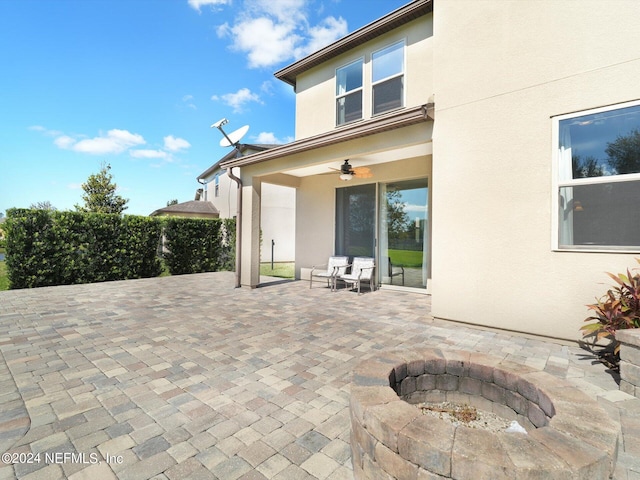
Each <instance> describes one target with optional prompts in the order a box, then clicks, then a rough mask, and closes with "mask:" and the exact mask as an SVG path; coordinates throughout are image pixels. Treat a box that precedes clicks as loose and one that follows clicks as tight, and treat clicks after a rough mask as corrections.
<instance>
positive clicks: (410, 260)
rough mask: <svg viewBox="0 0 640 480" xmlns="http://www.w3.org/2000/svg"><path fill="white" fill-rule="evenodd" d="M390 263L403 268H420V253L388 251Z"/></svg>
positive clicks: (417, 251)
mask: <svg viewBox="0 0 640 480" xmlns="http://www.w3.org/2000/svg"><path fill="white" fill-rule="evenodd" d="M389 256H390V257H391V263H393V264H394V265H402V266H403V267H422V251H419V250H392V249H389Z"/></svg>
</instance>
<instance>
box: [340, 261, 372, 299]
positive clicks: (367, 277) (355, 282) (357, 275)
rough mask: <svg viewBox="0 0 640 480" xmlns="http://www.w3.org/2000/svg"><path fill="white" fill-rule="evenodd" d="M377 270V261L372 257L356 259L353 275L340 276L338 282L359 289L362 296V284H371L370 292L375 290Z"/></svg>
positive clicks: (352, 267) (352, 268)
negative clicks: (340, 281)
mask: <svg viewBox="0 0 640 480" xmlns="http://www.w3.org/2000/svg"><path fill="white" fill-rule="evenodd" d="M375 268H376V261H375V259H373V258H371V257H355V258H354V259H353V263H352V264H351V273H345V274H344V275H338V277H337V280H342V281H343V282H344V283H346V284H347V285H351V288H352V289H353V288H357V289H358V294H360V286H361V285H362V282H369V290H370V291H372V292H373V291H374V290H375V275H374V273H375Z"/></svg>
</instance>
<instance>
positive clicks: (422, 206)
mask: <svg viewBox="0 0 640 480" xmlns="http://www.w3.org/2000/svg"><path fill="white" fill-rule="evenodd" d="M428 197H429V195H428V184H427V179H426V178H420V179H416V180H406V181H402V182H392V183H381V184H380V190H379V197H378V198H379V206H378V208H379V212H380V223H379V225H380V233H379V252H380V255H379V257H378V262H377V263H378V266H379V272H380V282H381V283H382V284H383V285H396V286H404V287H410V288H422V289H424V288H426V287H427V278H428V275H429V265H428V262H429V238H428V234H429V227H428V221H429V215H428V211H429V209H428Z"/></svg>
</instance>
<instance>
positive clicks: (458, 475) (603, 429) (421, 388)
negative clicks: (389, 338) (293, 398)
mask: <svg viewBox="0 0 640 480" xmlns="http://www.w3.org/2000/svg"><path fill="white" fill-rule="evenodd" d="M443 401H450V402H455V403H460V404H468V405H471V406H473V407H476V408H478V409H482V410H485V411H490V412H494V413H496V414H498V415H500V416H502V417H504V418H506V419H508V420H517V421H518V423H520V425H522V426H524V427H525V429H526V430H527V433H526V434H525V433H507V432H498V433H492V432H490V431H487V430H483V429H473V428H469V427H467V426H465V425H464V424H462V423H459V424H455V423H452V422H450V421H448V420H445V419H440V418H436V417H433V416H428V415H423V414H422V413H421V411H420V410H419V409H418V408H417V407H416V406H415V405H412V404H417V403H421V402H443ZM350 409H351V453H352V460H353V470H354V474H355V477H356V479H374V478H375V479H378V478H383V479H388V478H397V479H417V480H418V479H425V480H427V479H428V480H432V479H434V480H435V479H439V478H453V479H458V480H467V479H468V480H482V479H491V480H500V479H505V480H513V479H545V480H546V479H554V480H555V479H557V480H567V479H585V480H595V479H608V478H611V476H612V475H613V470H614V467H615V462H616V457H617V452H618V437H619V434H620V425H619V424H618V423H616V422H615V421H613V420H612V419H611V418H610V417H609V415H608V414H607V413H606V412H605V411H604V410H603V409H602V408H601V407H600V406H599V405H598V404H597V403H596V401H594V400H592V399H591V398H590V397H588V396H586V395H585V394H584V393H582V392H581V391H580V390H578V389H577V388H576V387H574V386H572V385H571V384H569V383H567V382H565V381H563V380H560V379H558V378H556V377H554V376H552V375H549V374H547V373H545V372H541V371H537V370H534V369H533V368H529V367H526V366H524V365H519V364H514V363H509V362H504V361H502V360H501V359H500V358H497V357H492V356H488V355H483V354H476V353H471V352H463V351H445V350H434V349H429V350H422V351H413V352H392V353H387V354H384V353H383V354H380V355H379V356H376V357H374V358H371V359H369V360H366V361H364V362H362V363H360V364H359V365H358V366H357V368H356V369H355V372H354V375H353V383H352V386H351V404H350Z"/></svg>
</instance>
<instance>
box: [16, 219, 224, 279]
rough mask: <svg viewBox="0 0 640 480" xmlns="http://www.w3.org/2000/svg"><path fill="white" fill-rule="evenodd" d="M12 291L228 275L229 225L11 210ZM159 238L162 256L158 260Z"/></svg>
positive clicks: (200, 221) (197, 220) (218, 222)
mask: <svg viewBox="0 0 640 480" xmlns="http://www.w3.org/2000/svg"><path fill="white" fill-rule="evenodd" d="M4 225H6V228H5V229H4V230H5V232H6V236H7V240H6V243H7V249H6V250H7V252H6V266H7V273H8V277H9V283H10V288H12V289H15V288H30V287H43V286H50V285H69V284H75V283H91V282H103V281H109V280H125V279H130V278H146V277H156V276H158V275H160V273H161V271H162V261H161V257H162V256H164V259H165V262H166V264H167V266H168V268H169V272H170V273H171V274H172V275H179V274H184V273H199V272H210V271H216V270H233V269H234V266H235V265H234V262H235V220H233V219H225V220H218V219H213V220H204V219H192V218H178V217H162V218H160V217H142V216H134V215H127V216H124V217H121V216H120V215H117V214H106V213H86V212H58V211H49V210H27V209H12V210H9V211H8V212H7V221H6V223H5V224H4ZM163 233H164V254H163V255H162V254H161V253H160V252H159V247H160V245H161V243H160V242H161V238H162V235H163Z"/></svg>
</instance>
